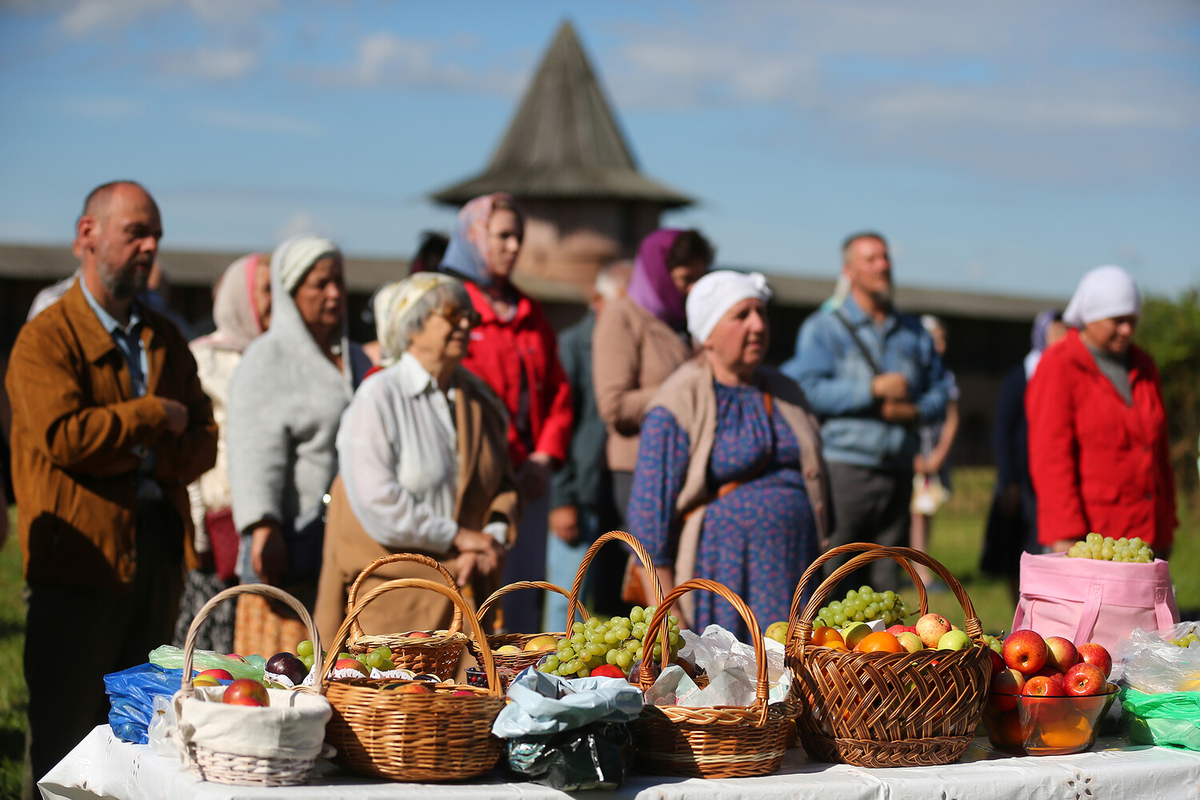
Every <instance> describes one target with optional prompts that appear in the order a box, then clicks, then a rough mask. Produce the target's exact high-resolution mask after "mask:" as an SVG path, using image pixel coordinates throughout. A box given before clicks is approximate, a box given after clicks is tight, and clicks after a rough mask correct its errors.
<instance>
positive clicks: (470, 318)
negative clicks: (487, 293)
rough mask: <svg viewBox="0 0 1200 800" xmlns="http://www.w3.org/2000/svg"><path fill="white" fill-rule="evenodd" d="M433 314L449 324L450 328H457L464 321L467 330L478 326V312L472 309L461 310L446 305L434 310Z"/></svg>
mask: <svg viewBox="0 0 1200 800" xmlns="http://www.w3.org/2000/svg"><path fill="white" fill-rule="evenodd" d="M433 313H435V314H437V315H438V316H439V317H441V318H442V319H444V320H446V322H449V323H450V327H451V328H457V327H458V326H459V325H461V324H462V321H463V320H464V319H465V320H466V321H467V327H468V328H474V327H475V326H476V325H478V324H479V312H477V311H476V310H475V309H473V308H467V309H462V308H459V307H458V306H450V305H446V306H442V307H441V308H435V309H434V310H433Z"/></svg>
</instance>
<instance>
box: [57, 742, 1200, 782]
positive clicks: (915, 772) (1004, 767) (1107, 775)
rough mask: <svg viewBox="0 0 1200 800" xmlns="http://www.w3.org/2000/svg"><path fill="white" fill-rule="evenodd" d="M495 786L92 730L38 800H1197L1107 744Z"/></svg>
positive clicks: (1177, 772)
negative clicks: (285, 780)
mask: <svg viewBox="0 0 1200 800" xmlns="http://www.w3.org/2000/svg"><path fill="white" fill-rule="evenodd" d="M493 774H494V775H495V777H493V778H491V779H490V780H488V779H485V780H479V781H474V782H470V783H451V784H404V783H381V782H379V781H372V780H366V779H362V778H356V777H354V776H351V775H348V774H346V773H344V772H341V771H339V770H338V769H337V768H336V767H334V766H333V765H331V764H328V763H327V762H319V763H318V765H317V774H316V775H314V778H313V783H312V784H311V785H308V786H299V787H288V788H276V789H260V788H247V787H241V786H223V785H221V784H216V783H205V782H202V781H198V780H197V779H195V778H193V777H192V776H191V775H188V774H187V773H185V772H182V771H181V770H180V768H179V763H178V762H177V761H175V760H173V759H168V758H163V757H161V756H158V755H156V754H155V753H154V752H152V751H151V750H150V748H149V747H146V746H144V745H131V744H126V743H125V742H122V741H120V740H118V739H117V738H116V737H114V736H113V735H112V732H111V731H110V730H109V728H108V726H107V725H102V726H100V727H97V728H96V729H94V730H93V731H92V732H91V733H90V734H88V736H87V738H86V739H84V740H83V741H82V742H80V744H79V746H78V747H76V748H75V749H74V750H72V751H71V753H70V754H69V755H68V756H67V757H66V758H65V759H63V760H62V762H60V763H59V764H58V765H57V766H56V767H54V769H52V770H51V771H50V773H49V774H48V775H46V777H45V778H44V779H42V781H41V783H40V784H38V785H39V787H40V788H41V790H42V795H43V797H46V798H50V799H51V800H57V799H58V798H69V799H70V800H81V799H82V798H95V797H101V798H121V800H135V798H171V800H185V799H188V798H196V799H197V800H242V799H243V798H245V800H251V799H253V798H258V799H265V798H270V799H271V800H283V799H284V798H286V800H292V799H293V798H295V799H296V800H317V799H318V798H320V799H321V800H325V799H326V798H335V797H336V798H345V800H396V799H397V798H420V799H421V800H435V799H436V798H466V799H467V800H476V799H477V798H478V799H479V800H482V799H483V798H493V797H498V798H506V797H512V798H569V797H587V798H589V800H590V798H596V800H602V799H603V798H637V800H667V798H712V800H741V799H742V798H745V800H775V798H780V799H781V800H782V798H818V799H819V800H865V799H867V798H878V799H879V800H884V799H885V798H886V799H887V800H902V799H903V798H934V800H938V799H939V798H940V799H941V800H986V799H993V800H1032V798H1055V800H1076V798H1078V800H1084V798H1088V799H1089V800H1090V798H1093V797H1094V798H1156V799H1157V798H1163V799H1164V800H1170V799H1171V798H1181V799H1186V800H1200V753H1195V752H1191V751H1188V750H1177V749H1174V748H1167V747H1139V746H1130V745H1129V744H1128V743H1127V742H1124V741H1121V740H1117V739H1102V740H1101V741H1100V742H1098V743H1097V746H1096V748H1095V749H1094V750H1092V751H1091V752H1087V753H1079V754H1076V755H1072V756H1046V757H1041V758H1013V757H1010V756H1006V755H1003V754H1001V753H996V752H994V751H992V750H991V748H990V747H989V746H988V742H987V738H986V737H979V738H976V740H975V741H974V743H972V745H971V747H970V748H969V749H968V750H967V752H966V754H965V755H964V756H963V758H962V759H961V760H960V761H958V762H956V763H954V764H947V765H946V766H942V767H908V768H904V769H861V768H859V767H851V766H846V765H844V764H836V765H834V764H820V763H814V762H810V761H809V760H808V759H807V758H806V757H805V755H804V751H803V750H800V749H794V750H789V751H788V754H787V755H786V756H785V757H784V761H783V767H782V769H780V771H779V772H777V773H776V774H774V775H768V776H765V777H761V778H737V779H725V780H696V779H691V780H683V779H676V778H661V777H652V776H645V775H637V774H635V775H632V776H630V777H629V779H628V780H627V781H626V783H625V785H624V786H623V787H622V788H621V790H620V791H618V792H587V793H582V792H581V793H576V794H574V795H569V794H565V793H563V792H559V791H555V790H553V789H550V788H547V787H545V786H540V785H538V784H535V783H505V782H504V781H503V780H502V779H501V778H500V776H499V773H498V772H497V773H493Z"/></svg>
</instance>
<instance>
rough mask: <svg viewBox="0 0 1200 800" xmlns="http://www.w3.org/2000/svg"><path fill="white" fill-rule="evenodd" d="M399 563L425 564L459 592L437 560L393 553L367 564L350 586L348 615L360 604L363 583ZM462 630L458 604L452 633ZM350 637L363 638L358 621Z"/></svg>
mask: <svg viewBox="0 0 1200 800" xmlns="http://www.w3.org/2000/svg"><path fill="white" fill-rule="evenodd" d="M397 561H413V562H415V563H417V564H424V565H425V566H427V567H429V568H430V569H435V570H437V571H438V572H439V573H441V575H442V579H443V580H444V581H446V585H447V586H449V587H450V588H451V589H453V590H454V591H455V592H457V591H458V585H457V584H455V582H454V576H453V575H451V574H450V573H449V572H448V571H447V570H446V568H445V567H443V566H442V565H441V564H439V563H438V562H437V559H433V558H430V557H429V556H426V555H422V554H420V553H392V554H391V555H386V556H381V557H379V558H377V559H375V560H374V561H372V562H371V563H370V564H367V566H366V568H365V569H364V570H363V571H362V572H360V573H358V577H357V578H355V579H354V583H352V584H350V590H349V591H348V592H346V611H347V613H348V612H349V611H350V609H352V608H354V606H355V604H356V603H357V602H358V588H359V587H360V586H361V585H362V582H363V581H365V580H366V579H367V577H368V576H369V575H370V574H371V573H373V572H374V571H375V570H377V569H379V568H380V567H382V566H383V565H384V564H394V563H396V562H397ZM461 630H462V612H461V611H459V610H458V605H457V604H456V605H455V606H454V616H453V617H452V618H451V619H450V633H458V632H459V631H461ZM350 635H351V636H352V637H354V638H355V639H358V638H359V637H361V636H363V629H362V628H361V627H359V624H358V621H357V620H356V621H355V623H354V627H353V628H351V629H350Z"/></svg>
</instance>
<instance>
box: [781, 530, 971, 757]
mask: <svg viewBox="0 0 1200 800" xmlns="http://www.w3.org/2000/svg"><path fill="white" fill-rule="evenodd" d="M855 551H862V552H860V553H859V555H857V556H855V557H854V558H852V559H850V560H849V561H847V562H846V563H845V564H843V565H842V566H840V567H838V569H836V570H835V571H834V572H833V574H832V575H830V576H829V577H828V578H827V579H826V580H825V581H823V582H822V583H821V585H820V586H819V587H818V588H817V590H816V591H815V592H814V593H813V595H812V597H811V598H810V599H809V601H808V603H807V605H806V606H805V607H804V610H803V612H797V608H798V598H799V593H800V592H801V591H802V590H803V589H804V587H805V586H806V585H807V584H808V582H809V581H810V580H812V578H813V576H814V575H816V574H818V571H819V570H820V568H821V565H822V563H823V562H825V561H827V560H829V559H830V558H833V557H836V556H839V555H844V554H846V553H849V552H855ZM881 558H891V559H894V560H896V561H898V562H900V563H901V564H902V565H904V566H905V568H906V569H907V571H908V572H909V575H910V576H914V575H915V572H914V571H913V570H912V568H911V564H909V563H908V562H917V563H920V564H925V565H926V566H928V567H929V568H930V569H932V570H933V571H934V572H935V573H936V574H937V575H938V576H939V577H940V578H941V579H942V580H943V581H945V583H946V585H947V586H948V587H950V589H951V590H952V591H953V592H954V596H955V597H956V598H957V599H958V602H959V604H960V605H961V606H962V608H963V611H964V612H966V618H967V619H966V623H965V630H966V633H967V635H968V636H970V637H971V639H973V640H974V641H975V642H976V644H977V645H979V646H977V647H968V648H966V649H963V650H955V651H950V650H920V651H918V652H916V653H848V652H846V651H844V650H834V649H832V648H828V647H819V646H817V645H813V644H809V643H808V641H809V638H810V637H811V635H812V620H813V618H814V617H815V616H816V612H817V609H819V608H820V607H821V606H822V605H823V603H824V602H825V599H826V597H827V596H828V594H829V593H830V592H831V591H832V590H833V588H834V587H835V586H836V585H837V584H838V582H840V581H841V580H842V579H843V578H845V577H847V576H848V575H849V574H850V573H851V572H853V571H854V570H855V569H858V568H859V567H863V566H865V565H866V564H869V563H870V562H872V561H876V560H878V559H881ZM916 584H917V586H918V592H919V593H920V595H921V610H922V612H924V611H925V610H926V597H925V593H924V589H923V587H922V585H921V582H920V580H917V581H916ZM796 592H797V600H795V601H793V604H792V612H793V613H792V617H791V619H790V620H789V631H788V637H787V656H788V665H789V666H790V667H791V668H792V669H793V670H794V671H795V673H796V678H797V682H796V684H795V686H794V687H793V689H792V695H793V707H794V708H795V709H796V711H797V716H796V729H797V732H798V734H799V737H800V742H801V744H802V745H803V746H804V749H805V751H807V753H808V755H809V756H810V757H811V758H813V759H814V760H817V761H827V762H844V763H847V764H854V765H857V766H860V767H913V766H930V765H934V764H948V763H950V762H952V761H955V760H957V759H958V758H959V756H961V755H962V753H963V751H964V750H966V748H967V746H968V745H969V744H970V743H971V740H972V739H973V738H974V736H975V728H976V727H977V726H978V725H979V720H980V716H981V714H982V712H983V706H984V703H985V701H986V700H987V692H988V684H989V682H990V678H991V671H992V666H991V657H990V656H989V655H988V652H987V648H986V647H985V646H983V643H982V635H983V629H982V627H981V626H980V624H979V619H978V618H977V617H976V616H975V608H974V606H972V605H971V599H970V598H969V597H968V596H967V593H966V592H965V591H964V590H963V588H962V585H961V584H960V583H959V582H958V581H957V580H956V579H955V578H954V576H953V575H951V574H950V572H949V571H948V570H947V569H946V568H945V567H943V566H942V565H941V564H939V563H938V562H937V561H935V560H934V559H932V558H930V557H929V556H927V555H925V554H924V553H921V552H919V551H917V550H912V549H910V548H907V547H880V546H878V545H866V546H863V545H857V546H845V547H836V548H833V549H832V550H830V551H829V552H828V553H826V554H825V555H824V556H822V557H821V558H820V559H818V560H817V561H815V562H813V564H812V565H811V566H809V568H808V570H806V571H805V573H804V576H803V578H801V581H800V585H799V587H797V589H796Z"/></svg>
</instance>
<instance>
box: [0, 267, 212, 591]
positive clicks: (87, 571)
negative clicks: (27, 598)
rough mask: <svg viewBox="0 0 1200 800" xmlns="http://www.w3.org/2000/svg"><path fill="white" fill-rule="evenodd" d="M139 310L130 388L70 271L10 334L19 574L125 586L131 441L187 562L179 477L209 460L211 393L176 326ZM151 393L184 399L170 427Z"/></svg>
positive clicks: (130, 531)
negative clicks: (138, 386) (181, 422)
mask: <svg viewBox="0 0 1200 800" xmlns="http://www.w3.org/2000/svg"><path fill="white" fill-rule="evenodd" d="M140 313H141V315H142V318H143V320H144V321H145V324H144V325H143V327H142V334H141V337H142V347H143V348H144V349H145V352H146V361H147V366H148V368H149V369H148V373H147V375H146V394H145V396H143V397H135V396H134V395H133V391H132V389H131V388H130V379H129V369H128V367H127V366H126V363H125V359H124V357H123V356H122V355H121V351H120V349H119V348H118V347H117V345H116V343H115V342H114V341H113V338H112V336H111V335H110V334H109V332H108V331H106V330H105V329H104V326H103V325H102V324H101V323H100V320H99V319H98V318H97V317H96V314H95V312H94V311H92V308H91V306H89V305H88V302H87V298H85V297H84V294H83V290H82V289H81V288H80V286H79V283H78V281H77V282H76V283H75V284H74V285H73V286H72V287H71V288H70V289H69V290H67V293H66V294H65V295H63V297H62V299H61V300H59V301H58V302H57V303H55V304H54V305H52V306H50V307H49V308H47V309H46V310H45V311H43V312H41V313H40V314H38V315H37V316H36V317H35V318H34V319H32V320H31V321H29V322H28V323H26V324H25V326H24V327H22V328H21V332H20V333H19V334H18V336H17V341H16V343H15V344H14V345H13V349H12V353H11V355H10V356H9V365H8V375H7V377H6V381H5V386H6V388H7V389H8V396H9V398H10V400H11V403H12V412H13V415H12V416H13V418H12V465H13V485H14V489H15V493H16V501H17V516H18V527H19V530H20V538H21V549H22V552H23V553H24V557H25V578H26V580H29V581H42V582H47V583H61V584H75V585H83V586H94V587H97V588H101V589H108V590H115V591H124V590H128V589H129V588H130V587H131V586H132V584H133V580H134V574H135V571H136V568H137V552H136V536H135V531H134V513H135V506H136V497H137V469H138V464H139V463H140V461H139V457H138V456H137V455H135V453H134V450H135V448H137V447H138V446H139V445H140V446H142V447H145V448H153V450H154V454H155V460H156V468H155V472H154V475H153V477H154V479H155V480H156V481H157V482H158V483H159V484H160V486H161V487H162V489H163V493H164V495H165V496H166V498H167V500H168V501H169V502H170V504H171V506H172V507H173V508H174V509H175V511H176V512H177V513H178V514H179V520H180V526H179V528H178V529H177V530H179V531H182V533H183V535H184V542H183V546H182V548H181V549H183V551H184V552H185V553H186V556H187V561H188V565H189V566H195V563H196V561H195V554H194V551H193V549H192V538H193V537H192V533H193V531H192V519H191V514H190V513H189V509H188V495H187V485H188V483H190V482H191V481H193V480H195V479H196V478H198V477H200V475H201V474H203V473H204V472H205V471H206V470H208V469H209V468H211V467H212V465H213V463H214V462H215V461H216V457H217V426H216V423H215V422H213V415H212V403H211V402H210V401H209V399H208V396H207V395H206V394H205V393H204V390H203V389H202V388H201V387H200V380H199V378H197V376H196V362H195V360H194V359H193V358H192V354H191V352H190V351H189V350H188V345H187V341H186V340H185V339H184V338H183V335H182V334H181V333H180V332H179V330H178V329H177V328H176V327H175V325H174V324H173V323H172V322H170V321H169V320H168V319H167V318H166V317H163V316H161V315H159V314H156V313H155V312H154V311H151V310H150V309H147V308H146V307H145V305H142V306H141V307H140ZM158 397H168V398H171V399H173V400H178V401H179V402H181V403H183V404H184V405H185V406H187V408H188V420H189V421H188V427H187V429H186V430H185V431H184V432H183V434H182V435H181V436H172V435H171V433H170V432H169V431H168V430H167V416H166V412H165V410H164V409H163V406H162V403H160V402H159V401H158V400H157V398H158ZM166 533H167V532H166V531H164V535H166ZM180 566H181V568H182V565H180Z"/></svg>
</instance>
